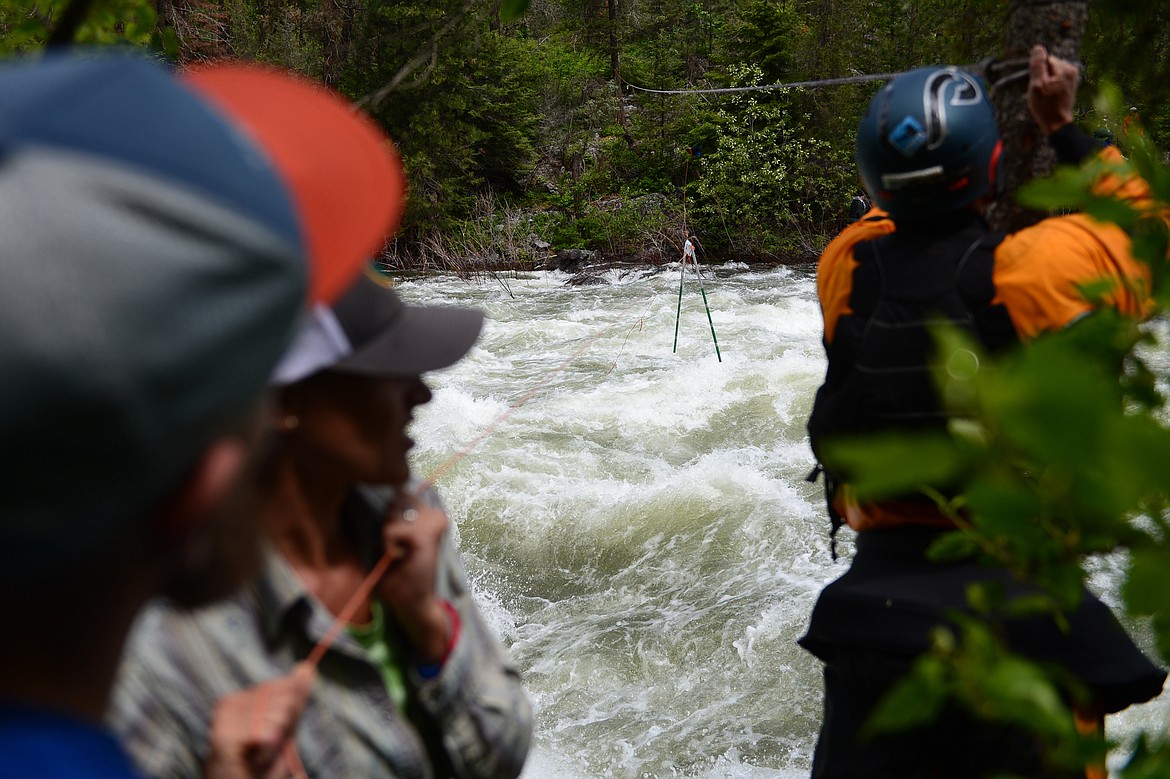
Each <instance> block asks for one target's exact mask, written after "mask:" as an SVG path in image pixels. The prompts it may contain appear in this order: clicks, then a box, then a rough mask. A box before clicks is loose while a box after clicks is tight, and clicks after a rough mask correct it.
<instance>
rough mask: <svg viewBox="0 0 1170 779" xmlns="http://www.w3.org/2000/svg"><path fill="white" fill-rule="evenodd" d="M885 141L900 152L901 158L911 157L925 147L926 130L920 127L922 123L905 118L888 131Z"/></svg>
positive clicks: (911, 118) (911, 117)
mask: <svg viewBox="0 0 1170 779" xmlns="http://www.w3.org/2000/svg"><path fill="white" fill-rule="evenodd" d="M886 140H887V141H889V143H890V145H891V146H893V147H894V148H895V149H897V150H898V151H900V152H902V154H903V156H906V157H913V156H914V153H915V152H917V151H918V150H919V149H921V148H922V147H923V146H924V145H926V130H925V129H924V128H923V127H922V123H921V122H919V121H918V120H917V119H915V118H914V117H913V116H907V117H904V118H903V119H902V121H900V122H898V126H897V127H895V128H894V129H893V130H891V131H890V134H889V135H888V136H886Z"/></svg>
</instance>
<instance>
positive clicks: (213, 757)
mask: <svg viewBox="0 0 1170 779" xmlns="http://www.w3.org/2000/svg"><path fill="white" fill-rule="evenodd" d="M316 678H317V671H316V668H315V667H314V666H312V665H309V664H308V663H301V664H300V665H298V666H297V667H296V669H295V670H294V671H293V672H292V673H291V674H289V675H288V676H282V677H280V678H278V679H273V680H271V681H268V682H264V683H263V684H257V685H255V686H254V687H249V688H248V689H246V690H241V691H240V692H237V693H233V694H231V695H226V696H224V697H223V698H220V700H219V702H218V703H217V704H216V706H215V713H214V714H213V716H212V721H211V745H210V746H211V749H210V755H209V757H208V759H207V764H206V765H205V766H204V769H203V776H204V777H205V779H283V777H287V776H288V775H289V771H290V766H288V765H286V763H285V761H284V760H283V759H282V754H283V753H284V750H285V746H286V745H287V744H289V743H290V742H291V741H292V737H293V734H294V733H295V731H296V726H297V721H298V720H299V719H300V716H301V712H302V711H304V708H305V703H306V702H307V701H308V699H309V693H310V691H311V690H312V689H313V682H314V681H315V680H316Z"/></svg>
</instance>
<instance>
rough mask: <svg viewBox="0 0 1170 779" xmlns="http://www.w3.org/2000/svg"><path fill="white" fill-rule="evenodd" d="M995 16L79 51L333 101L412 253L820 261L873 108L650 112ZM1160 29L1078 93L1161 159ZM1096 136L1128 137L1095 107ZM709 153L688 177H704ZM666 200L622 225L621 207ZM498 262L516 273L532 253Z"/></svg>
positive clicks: (1164, 130)
mask: <svg viewBox="0 0 1170 779" xmlns="http://www.w3.org/2000/svg"><path fill="white" fill-rule="evenodd" d="M65 6H66V0H12V2H9V3H8V4H6V5H5V6H4V7H3V9H2V10H0V35H2V37H0V50H2V51H5V52H9V53H11V52H20V51H24V50H28V49H36V48H37V47H38V46H40V45H41V44H42V43H43V41H44V40H45V38H46V36H47V34H48V32H49V31H50V30H51V29H53V27H54V26H55V24H56V23H58V22H59V20H60V17H61V14H62V12H63V9H64V8H65ZM1005 12H1006V4H1005V3H1003V2H999V0H708V1H707V2H697V1H696V0H355V1H354V2H347V3H336V2H332V0H157V2H150V1H149V0H92V5H91V10H90V13H89V16H88V18H87V20H86V22H85V24H84V25H83V26H82V27H81V28H80V29H79V30H78V32H77V35H76V36H75V37H76V39H77V40H78V41H80V42H84V43H113V42H124V43H129V44H132V45H139V46H147V47H152V48H153V49H154V50H156V51H158V52H159V53H160V54H161V55H162V56H166V57H168V58H170V59H178V60H190V59H198V58H202V57H213V56H237V57H246V58H253V59H261V60H267V61H272V62H277V63H280V64H283V65H286V66H288V67H292V68H294V69H297V70H300V71H302V72H304V73H306V74H308V75H310V76H313V77H315V78H319V79H321V80H322V81H324V82H325V83H327V84H329V85H331V86H334V87H336V88H338V89H340V90H341V91H342V92H343V93H345V94H347V95H348V96H350V97H351V98H353V99H354V100H355V101H359V102H360V103H361V105H363V107H365V108H366V109H367V110H369V111H370V112H371V113H372V114H373V115H374V116H375V117H376V118H377V119H378V120H379V121H381V122H382V123H383V124H384V125H385V126H386V128H387V129H388V130H389V132H390V133H391V134H392V136H393V137H394V138H395V139H396V140H397V142H398V143H399V145H400V148H401V150H402V152H403V155H404V157H405V159H406V162H407V165H408V169H409V174H410V177H411V182H412V185H413V186H412V192H413V194H412V197H411V200H410V212H409V214H408V216H407V221H406V225H405V228H404V231H403V234H402V239H401V240H400V243H401V244H402V247H400V251H404V252H405V253H407V254H409V253H410V247H411V246H419V245H422V244H424V243H429V244H432V245H438V244H446V245H448V248H449V250H450V252H451V253H453V254H458V253H459V252H460V251H461V250H467V251H471V250H472V249H473V248H474V247H471V246H462V245H460V242H459V239H458V236H460V235H464V234H472V233H482V227H480V226H476V225H472V224H470V223H471V222H475V221H477V220H478V221H482V220H484V219H488V220H489V221H490V220H491V219H495V220H496V221H499V220H500V219H501V218H502V217H503V215H504V214H508V213H513V214H514V213H515V212H516V210H517V209H519V210H520V211H522V212H524V214H525V219H526V221H531V222H532V223H533V224H534V225H535V224H540V225H542V229H543V228H547V232H546V234H544V235H540V236H538V237H539V238H542V239H544V240H546V241H551V242H553V243H554V248H588V249H597V250H600V251H602V252H603V253H604V254H606V255H608V256H610V257H611V258H615V259H623V258H627V257H632V256H641V255H644V254H645V252H646V251H647V250H650V251H651V254H653V252H658V256H659V257H661V258H673V257H676V256H677V252H678V249H679V244H680V243H681V239H680V237H679V235H680V234H681V230H682V227H683V224H684V221H685V223H686V225H687V226H688V227H689V228H691V229H692V230H693V231H695V232H697V234H698V235H699V236H700V237H701V239H702V242H703V247H704V250H705V251H707V252H708V253H709V254H711V255H714V258H718V257H722V258H724V259H740V260H746V261H757V262H776V261H783V262H800V261H812V260H813V259H815V257H816V255H817V253H818V251H819V249H820V248H821V247H822V246H823V245H824V243H825V242H826V241H827V240H828V238H829V237H831V235H832V234H833V233H835V232H836V230H837V229H839V228H840V227H841V225H842V224H843V220H844V215H845V210H846V208H847V205H848V202H849V198H850V195H851V194H852V189H853V187H854V185H855V184H856V182H857V174H856V170H855V166H854V164H853V161H852V134H853V130H854V128H855V127H856V123H857V120H858V118H859V116H860V113H861V111H862V109H863V107H864V105H865V103H866V101H867V100H868V97H869V96H870V95H871V94H872V92H873V89H874V84H872V83H870V84H860V85H849V86H840V87H832V88H822V89H803V90H785V91H770V92H753V93H750V94H749V95H746V96H744V95H740V96H725V95H719V96H714V95H654V94H648V93H645V92H638V91H636V90H632V89H630V88H629V85H637V86H642V87H649V88H686V87H713V86H714V87H718V86H728V85H740V84H748V83H755V84H774V83H783V82H789V81H803V80H810V79H818V78H828V77H839V76H849V75H856V74H870V73H882V72H893V71H897V70H901V69H905V68H909V67H914V66H918V65H923V64H928V63H931V62H955V63H960V64H962V63H974V62H977V61H978V60H979V59H981V58H982V57H985V56H988V55H995V54H996V53H997V52H998V47H999V42H1000V40H1001V39H1002V37H1003V30H1002V26H1003V23H1004V21H1003V20H1004V16H1005ZM1168 15H1170V9H1168V6H1167V4H1166V3H1147V2H1144V0H1107V1H1106V0H1099V1H1098V2H1095V3H1094V4H1093V12H1092V14H1091V22H1090V30H1089V32H1088V35H1087V37H1086V39H1085V42H1084V53H1085V62H1086V83H1087V84H1088V85H1089V88H1090V89H1095V88H1096V86H1097V85H1098V84H1100V83H1103V82H1104V81H1106V80H1107V81H1110V82H1112V83H1114V84H1116V85H1117V86H1118V88H1119V90H1120V93H1121V95H1122V98H1121V99H1122V103H1123V104H1124V106H1125V114H1128V113H1129V112H1128V109H1129V108H1131V107H1132V108H1135V109H1137V112H1138V113H1139V114H1140V116H1141V118H1142V120H1143V124H1144V126H1145V127H1146V131H1147V132H1148V133H1149V135H1150V138H1151V140H1153V141H1154V142H1155V143H1157V144H1159V145H1160V146H1161V147H1162V148H1166V147H1167V141H1168V140H1170V138H1168V137H1167V136H1168V135H1170V79H1167V78H1165V75H1166V73H1167V67H1166V65H1167V50H1168V48H1170V18H1167V17H1168ZM1087 105H1088V106H1089V107H1088V108H1086V109H1085V113H1086V116H1085V117H1084V118H1085V119H1086V120H1088V121H1089V123H1091V124H1100V125H1105V126H1109V127H1111V128H1112V129H1114V130H1115V131H1118V132H1119V130H1120V124H1121V122H1122V120H1123V119H1124V115H1119V116H1105V115H1102V114H1100V113H1098V112H1095V111H1094V110H1093V109H1092V108H1091V102H1087ZM693 151H697V152H698V154H693V153H692V152H693ZM647 195H656V196H663V197H662V198H659V199H658V200H657V201H656V202H657V203H658V204H659V205H658V206H657V207H655V208H644V207H642V208H636V209H631V210H629V213H622V214H619V215H616V216H615V214H618V212H619V211H621V210H622V209H621V208H620V206H621V204H623V203H626V202H630V201H634V202H636V201H638V199H639V198H644V197H645V196H647ZM615 198H617V199H618V200H617V201H616V202H617V203H618V207H616V208H615V205H614V203H615ZM514 232H515V241H517V242H518V243H516V244H514V245H507V244H499V245H497V246H495V247H494V249H492V251H493V252H495V254H496V256H498V257H500V258H502V259H507V258H509V257H512V258H515V257H517V256H519V255H520V254H523V252H522V251H521V250H523V249H526V248H530V247H528V245H527V244H526V243H525V242H526V241H528V240H529V238H528V236H529V234H528V233H524V231H514Z"/></svg>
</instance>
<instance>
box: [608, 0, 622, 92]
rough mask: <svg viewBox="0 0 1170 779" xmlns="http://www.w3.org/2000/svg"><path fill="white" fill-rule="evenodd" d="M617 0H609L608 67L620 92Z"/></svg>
mask: <svg viewBox="0 0 1170 779" xmlns="http://www.w3.org/2000/svg"><path fill="white" fill-rule="evenodd" d="M617 4H618V0H609V2H608V5H609V69H610V72H611V73H613V83H614V86H615V87H617V89H618V94H621V89H622V70H621V60H620V58H619V56H618V55H619V54H620V53H621V48H620V47H619V46H618V30H617V18H618V8H617Z"/></svg>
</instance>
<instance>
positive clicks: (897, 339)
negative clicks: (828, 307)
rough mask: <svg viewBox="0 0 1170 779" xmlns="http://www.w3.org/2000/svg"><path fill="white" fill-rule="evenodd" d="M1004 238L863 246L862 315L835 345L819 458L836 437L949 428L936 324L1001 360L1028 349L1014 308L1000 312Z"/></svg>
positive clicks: (857, 295) (970, 235)
mask: <svg viewBox="0 0 1170 779" xmlns="http://www.w3.org/2000/svg"><path fill="white" fill-rule="evenodd" d="M1002 239H1003V238H1002V235H999V234H992V233H988V232H987V229H986V227H985V226H984V225H983V223H982V221H972V222H969V223H968V224H966V225H965V226H964V227H963V228H962V229H959V230H953V229H952V230H947V231H945V232H944V231H941V230H937V231H936V230H932V231H905V230H903V231H899V232H895V233H893V234H891V235H887V236H883V237H881V238H878V239H875V240H872V241H863V242H861V243H858V244H856V245H855V246H854V247H853V254H854V258H855V259H856V260H857V262H858V266H857V268H856V269H855V270H854V273H853V285H852V290H851V294H850V296H849V307H850V309H851V310H852V313H849V314H845V315H843V316H841V317H840V318H839V320H838V321H837V326H836V331H835V333H834V336H833V340H832V342H831V343H826V347H825V348H826V350H827V354H828V358H829V367H828V371H827V373H826V377H825V382H824V384H823V385H822V386H821V387H820V389H819V390H818V391H817V396H816V401H815V403H814V406H813V412H812V416H811V418H810V419H809V434H810V436H811V439H812V445H813V450H814V451H817V449H818V445H819V444H820V443H821V442H822V441H823V440H824V439H825V438H826V437H829V436H835V435H854V434H860V433H872V432H877V431H882V430H923V429H929V428H937V427H940V426H942V425H944V424H945V422H946V413H945V411H944V409H943V408H942V406H941V403H940V401H939V398H938V395H937V392H936V391H935V387H934V382H933V379H932V377H931V360H932V358H933V355H934V342H933V338H932V335H931V332H930V328H931V327H932V325H934V324H937V323H941V322H947V323H950V324H951V325H952V326H954V327H957V328H960V329H961V330H963V331H965V332H966V333H968V334H969V335H970V336H971V337H972V338H974V339H975V340H976V341H977V342H978V343H980V344H982V345H983V347H984V348H985V349H987V350H988V351H989V352H992V353H994V352H998V351H1001V350H1002V349H1003V348H1005V347H1007V346H1009V345H1012V344H1016V343H1018V342H1019V339H1018V337H1017V335H1016V331H1015V328H1014V327H1013V325H1012V322H1011V318H1010V317H1009V316H1008V313H1007V310H1006V309H1005V308H1004V307H1003V306H1002V305H999V304H995V305H993V304H992V299H993V298H994V297H995V285H994V283H993V282H992V267H993V265H994V252H995V247H996V246H997V245H998V244H999V242H1000V241H1001V240H1002Z"/></svg>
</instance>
